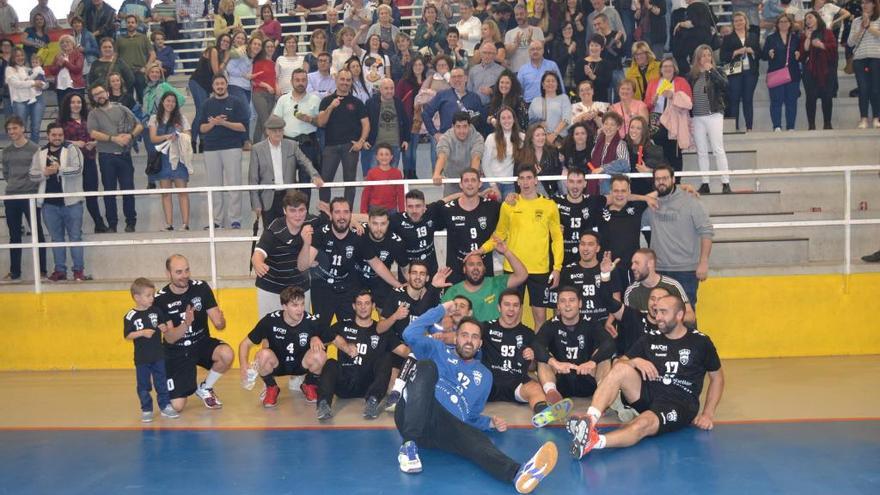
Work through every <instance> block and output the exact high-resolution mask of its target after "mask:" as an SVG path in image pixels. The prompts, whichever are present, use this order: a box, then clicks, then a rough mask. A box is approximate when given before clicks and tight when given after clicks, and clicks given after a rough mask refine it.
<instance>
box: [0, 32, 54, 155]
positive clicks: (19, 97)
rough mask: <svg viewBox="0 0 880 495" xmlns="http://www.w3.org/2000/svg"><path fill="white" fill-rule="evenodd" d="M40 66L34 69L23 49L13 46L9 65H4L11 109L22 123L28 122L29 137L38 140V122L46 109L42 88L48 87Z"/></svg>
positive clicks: (40, 121) (39, 122)
mask: <svg viewBox="0 0 880 495" xmlns="http://www.w3.org/2000/svg"><path fill="white" fill-rule="evenodd" d="M40 74H42V68H40V69H39V70H35V69H33V68H31V67H30V66H29V64H28V63H27V59H26V58H25V55H24V50H22V49H21V48H15V49H14V50H13V52H12V58H11V59H10V61H9V66H8V67H6V74H5V81H6V86H7V87H8V88H9V100H10V102H11V103H12V110H13V113H15V115H17V116H18V118H20V119H21V121H22V125H24V123H25V122H29V129H30V139H31V141H33V142H35V143H39V142H40V124H41V123H42V120H43V114H44V113H45V111H46V102H45V97H44V96H43V90H44V89H46V88H48V87H49V83H47V82H46V78H45V77H40Z"/></svg>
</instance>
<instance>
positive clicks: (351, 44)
mask: <svg viewBox="0 0 880 495" xmlns="http://www.w3.org/2000/svg"><path fill="white" fill-rule="evenodd" d="M355 36H356V34H355V31H354V29H352V28H350V27H348V26H345V27H344V28H342V29H341V30H339V34H337V35H336V43H337V45H338V48H336V49H335V50H333V53H332V54H331V55H332V60H333V65H332V66H331V69H330V73H331V74H334V75H335V74H336V73H337V72H338V71H339V70H340V69H342V68H343V67H345V63H346V62H348V59H350V58H351V57H360V55H361V53H363V50H362V49H361V47H360V46H358V44H357V43H355Z"/></svg>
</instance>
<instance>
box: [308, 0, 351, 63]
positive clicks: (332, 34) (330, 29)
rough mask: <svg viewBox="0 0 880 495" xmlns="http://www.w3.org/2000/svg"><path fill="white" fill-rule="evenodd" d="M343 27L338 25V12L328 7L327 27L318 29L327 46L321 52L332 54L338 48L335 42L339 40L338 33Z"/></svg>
mask: <svg viewBox="0 0 880 495" xmlns="http://www.w3.org/2000/svg"><path fill="white" fill-rule="evenodd" d="M343 27H345V25H344V24H340V23H339V11H338V10H336V9H335V8H334V7H329V8H328V9H327V27H325V28H323V29H320V30H321V31H324V35H325V36H324V41H325V42H326V43H327V46H326V47H324V48H323V49H322V50H323V51H326V52H327V53H333V50H335V49H337V48H339V47H338V46H336V45H337V41H336V40H338V39H339V31H340V30H341V29H342V28H343ZM317 31H318V29H316V30H315V31H313V32H312V38H314V37H315V33H316V32H317ZM318 53H320V52H318Z"/></svg>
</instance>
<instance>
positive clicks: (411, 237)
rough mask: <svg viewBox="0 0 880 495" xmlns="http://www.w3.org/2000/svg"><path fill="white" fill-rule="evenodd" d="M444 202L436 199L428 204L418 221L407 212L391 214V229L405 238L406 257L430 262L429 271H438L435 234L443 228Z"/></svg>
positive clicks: (431, 273)
mask: <svg viewBox="0 0 880 495" xmlns="http://www.w3.org/2000/svg"><path fill="white" fill-rule="evenodd" d="M441 208H443V203H442V202H440V201H435V202H433V203H430V204H428V205H427V208H426V209H425V214H424V215H422V218H421V219H419V221H418V222H416V221H413V220H412V219H411V218H410V217H409V215H408V214H407V213H406V212H403V213H395V214H393V215H391V218H390V220H391V229H392V230H393V231H394V232H395V233H396V234H397V235H399V236H400V237H401V238H402V239H403V246H404V248H405V249H406V258H407V260H409V261H416V260H421V261H424V262H425V263H427V264H428V273H429V274H430V275H433V274H435V273H437V254H436V252H435V250H434V234H435V233H436V232H437V231H440V230H443V228H444V226H443V220H442V218H441V217H440V215H439V211H440V209H441Z"/></svg>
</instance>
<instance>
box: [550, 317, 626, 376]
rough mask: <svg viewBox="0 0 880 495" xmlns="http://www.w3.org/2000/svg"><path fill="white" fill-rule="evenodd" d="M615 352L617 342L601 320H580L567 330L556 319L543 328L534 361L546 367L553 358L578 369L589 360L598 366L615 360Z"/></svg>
mask: <svg viewBox="0 0 880 495" xmlns="http://www.w3.org/2000/svg"><path fill="white" fill-rule="evenodd" d="M614 349H615V347H614V341H613V340H611V336H610V335H608V332H606V331H605V328H603V326H602V324H601V323H600V322H599V321H598V320H589V321H587V320H584V319H582V318H578V321H577V323H575V324H574V325H573V326H568V325H566V324H564V323H563V322H562V319H561V318H560V317H559V316H554V317H553V318H551V319H550V320H547V321H546V322H544V324H543V325H541V330H540V331H539V332H538V335H537V337H536V338H535V359H537V360H538V361H541V362H543V363H546V362H547V361H548V360H549V359H550V357H553V358H554V359H556V360H557V361H561V362H566V363H572V364H576V365H580V364H583V363H586V362H587V361H590V360H592V361H593V362H595V363H599V362H601V361H604V360H606V359H608V358H610V357H611V356H613V355H614Z"/></svg>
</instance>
